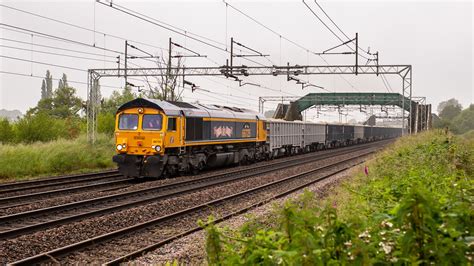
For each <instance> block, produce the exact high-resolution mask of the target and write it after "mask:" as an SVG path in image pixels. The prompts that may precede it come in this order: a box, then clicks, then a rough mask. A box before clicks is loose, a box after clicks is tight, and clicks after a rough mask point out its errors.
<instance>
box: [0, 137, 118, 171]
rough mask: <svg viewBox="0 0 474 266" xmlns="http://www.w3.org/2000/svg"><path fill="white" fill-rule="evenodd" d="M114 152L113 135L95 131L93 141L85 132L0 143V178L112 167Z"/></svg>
mask: <svg viewBox="0 0 474 266" xmlns="http://www.w3.org/2000/svg"><path fill="white" fill-rule="evenodd" d="M114 152H115V151H114V144H113V139H112V138H111V137H110V136H105V135H99V136H98V138H97V142H96V144H95V145H91V144H89V143H88V142H87V140H86V137H85V136H80V137H79V138H77V139H74V140H65V139H59V140H55V141H50V142H46V143H42V142H33V143H29V144H16V145H10V144H0V165H1V166H2V167H0V179H22V178H25V177H33V176H40V175H43V176H44V175H51V174H65V173H70V172H87V171H91V170H96V169H103V168H113V167H114V166H115V165H114V164H113V162H112V156H113V155H114Z"/></svg>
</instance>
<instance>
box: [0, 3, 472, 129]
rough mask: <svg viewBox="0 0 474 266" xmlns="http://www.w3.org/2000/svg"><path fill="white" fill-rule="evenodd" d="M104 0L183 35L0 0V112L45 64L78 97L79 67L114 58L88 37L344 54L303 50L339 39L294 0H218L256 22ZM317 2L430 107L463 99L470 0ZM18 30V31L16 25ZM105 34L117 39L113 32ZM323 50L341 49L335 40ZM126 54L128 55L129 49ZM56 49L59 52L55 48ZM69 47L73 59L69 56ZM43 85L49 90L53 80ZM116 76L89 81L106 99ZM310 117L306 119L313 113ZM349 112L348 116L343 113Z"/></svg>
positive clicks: (274, 54) (313, 79)
mask: <svg viewBox="0 0 474 266" xmlns="http://www.w3.org/2000/svg"><path fill="white" fill-rule="evenodd" d="M102 2H105V0H102ZM113 3H115V4H119V5H121V6H124V7H126V8H129V9H131V10H134V11H137V12H140V13H142V14H143V15H147V16H149V17H151V18H153V19H158V20H160V21H162V22H165V23H168V24H170V25H172V26H175V27H179V28H180V29H182V30H183V31H180V32H181V33H183V34H181V35H180V34H176V33H173V32H170V31H168V30H166V29H163V28H160V27H158V26H156V25H153V24H151V23H147V22H144V21H142V20H139V19H137V18H135V17H132V16H130V15H127V14H124V13H122V12H120V11H117V10H114V9H112V8H110V7H109V6H106V5H102V4H100V3H96V2H95V1H93V0H87V1H77V0H76V1H71V0H66V1H21V0H20V1H18V0H16V1H9V0H2V1H0V23H2V25H1V26H0V56H1V57H0V109H8V110H13V109H18V110H20V111H21V112H23V113H24V112H25V111H26V110H28V109H29V108H31V107H34V106H35V105H36V103H37V102H38V100H39V99H40V95H41V91H40V88H41V82H42V77H44V75H45V73H46V70H47V69H49V70H50V71H51V73H52V75H53V78H55V79H57V78H60V77H61V76H62V74H63V73H66V74H67V76H68V79H69V80H70V81H75V82H76V83H73V82H70V85H72V86H74V87H75V88H76V89H77V92H78V95H79V96H80V97H82V98H83V99H85V98H86V88H87V86H86V81H87V69H92V68H116V67H117V64H116V62H115V60H116V59H115V56H117V53H114V52H110V51H104V50H103V49H99V48H94V47H91V46H96V47H105V48H106V49H109V50H114V51H123V50H124V39H128V40H129V41H130V43H132V44H134V45H135V46H136V47H138V48H140V49H142V50H144V51H146V52H148V53H151V54H154V55H158V56H162V55H165V56H166V53H167V51H165V50H160V48H162V49H166V48H167V47H168V40H169V38H172V40H173V42H176V43H178V44H180V45H182V46H184V47H186V48H188V49H191V50H193V51H195V52H197V53H200V54H204V55H207V58H186V60H185V65H186V66H217V65H224V64H225V60H226V59H228V58H229V54H228V53H227V52H225V51H224V52H223V51H221V50H218V49H215V48H214V47H210V46H208V45H205V44H203V43H200V42H196V41H194V40H192V39H191V38H190V37H189V36H190V35H191V34H198V35H200V36H203V37H205V38H207V39H210V40H209V41H208V42H210V43H213V44H214V45H215V46H218V47H220V48H221V49H224V50H225V49H226V48H227V49H229V43H230V38H231V37H233V38H234V39H235V40H236V41H238V42H239V43H242V44H244V45H246V46H247V47H250V48H252V49H254V50H257V51H259V52H261V53H263V54H268V55H269V56H268V57H265V58H263V57H252V58H251V59H252V60H255V61H257V63H259V64H262V65H286V64H287V62H289V63H290V64H299V65H325V64H326V62H328V63H330V64H353V62H354V56H353V55H326V56H324V60H325V61H323V60H322V59H321V57H319V56H315V55H312V54H311V52H308V51H312V52H322V51H324V50H326V49H328V48H330V47H334V46H336V45H339V44H340V43H341V41H340V40H338V39H337V38H336V37H335V36H334V35H333V34H332V33H331V32H330V31H329V30H328V29H327V28H325V26H324V25H323V24H322V23H321V22H320V21H318V19H317V18H316V17H315V16H314V15H313V14H312V13H311V12H310V11H309V9H308V8H307V7H306V6H305V5H304V4H303V2H302V1H299V0H293V1H290V0H288V1H262V0H260V1H236V0H229V1H228V3H229V4H230V5H232V6H235V7H236V8H238V9H239V10H241V11H243V12H244V13H245V14H247V15H248V16H251V17H252V18H254V19H256V20H257V21H259V22H260V23H261V24H263V25H265V26H266V27H267V28H268V29H267V28H265V27H263V26H262V25H260V24H257V23H256V22H255V21H252V20H250V19H249V18H248V17H246V16H245V15H243V14H241V13H239V12H237V11H236V10H234V9H232V8H231V7H230V6H226V4H225V3H224V2H223V1H218V0H216V1H200V0H197V1H130V0H129V1H123V0H114V1H113ZM306 3H307V4H308V5H309V6H310V7H311V8H312V9H313V10H314V11H315V12H316V14H317V15H318V16H320V17H321V18H322V19H323V20H324V22H325V23H326V24H327V25H328V26H329V27H331V29H332V30H333V31H335V32H336V34H337V35H339V36H340V37H344V36H343V35H342V33H341V32H339V31H338V30H337V28H335V26H334V25H333V24H332V23H331V22H330V21H329V20H328V19H327V17H325V16H324V13H323V12H322V11H321V10H320V9H319V8H318V6H317V5H316V4H315V2H314V1H312V0H307V1H306ZM318 3H319V4H320V5H321V6H322V7H323V9H324V11H325V12H326V13H327V14H328V15H329V16H330V17H331V19H332V20H333V21H334V22H335V23H336V24H337V25H338V27H339V28H340V29H342V30H343V31H344V33H346V35H348V36H349V37H351V38H352V37H353V36H355V33H356V32H357V33H358V35H359V46H360V47H361V48H362V49H364V50H367V49H370V52H376V51H378V52H379V54H380V56H379V57H380V64H403V65H412V67H413V95H414V96H423V97H426V101H427V103H430V104H432V105H433V111H436V106H437V105H438V103H439V102H441V101H444V100H447V99H450V98H456V99H458V100H459V102H460V103H461V104H462V105H463V106H464V107H467V106H468V105H469V104H471V103H473V102H474V85H473V84H474V79H473V61H474V58H473V53H474V51H473V50H474V48H473V40H472V38H473V18H472V17H473V16H472V14H473V2H472V1H355V0H354V1H347V0H346V1H322V0H321V1H318ZM12 8H14V9H12ZM15 9H16V10H15ZM25 11H26V12H31V13H34V14H36V15H41V16H44V17H46V18H50V19H55V20H57V21H61V22H66V23H70V24H73V25H76V26H80V27H82V29H80V28H77V27H73V26H71V25H65V24H64V23H59V22H57V21H52V20H48V19H45V18H40V17H38V16H34V15H32V14H27V13H25ZM5 24H6V25H8V26H6V25H5ZM12 26H14V27H17V28H12ZM18 27H19V28H22V29H27V30H30V32H25V31H23V30H19V29H18ZM13 29H16V30H13ZM269 29H271V30H272V31H270V30H269ZM31 31H36V32H40V33H45V34H49V35H53V36H56V37H61V38H64V39H68V40H74V41H76V42H81V43H82V45H78V44H77V43H71V42H64V41H58V40H57V39H54V38H44V37H41V35H39V34H38V33H34V34H33V35H32V34H31V33H32V32H31ZM104 33H105V34H104ZM114 36H115V37H114ZM117 36H118V37H121V38H116V37H117ZM280 36H283V38H280ZM285 39H289V40H291V41H292V42H288V41H286V40H285ZM293 43H297V44H298V45H299V46H302V47H304V48H305V49H302V48H300V47H298V46H296V45H294V44H293ZM46 46H49V47H46ZM51 47H54V48H51ZM369 47H370V48H369ZM58 48H61V49H68V50H69V51H65V50H59V49H58ZM173 49H174V51H175V52H179V50H176V49H178V48H173ZM32 50H34V51H32ZM40 51H41V52H48V53H49V54H47V53H40ZM78 51H79V52H82V53H78ZM335 51H340V52H345V51H349V50H348V49H347V48H344V47H341V48H339V49H338V50H335ZM132 52H134V53H136V54H137V55H138V54H139V53H140V52H139V51H132ZM181 52H182V51H181ZM51 53H55V55H53V54H51ZM86 53H87V54H86ZM58 54H59V55H58ZM65 54H66V55H69V57H66V56H64V55H65ZM71 55H72V56H76V57H70V56H71ZM78 57H87V58H88V59H84V58H78ZM18 59H21V60H23V61H21V60H18ZM25 60H26V61H25ZM29 61H35V62H41V63H47V64H51V65H44V64H38V63H32V62H29ZM360 61H361V62H362V63H363V64H365V63H366V60H365V59H362V58H361V59H360ZM131 62H132V63H133V64H136V65H139V66H142V67H154V66H156V63H154V62H149V61H144V60H137V59H135V60H132V61H131ZM235 64H238V65H241V64H245V65H249V66H250V65H255V63H253V62H249V61H247V60H245V59H240V58H237V59H235ZM53 65H55V66H53ZM64 67H66V68H64ZM5 72H8V73H5ZM386 78H387V80H388V85H386V86H385V85H384V83H383V81H382V78H381V77H380V76H379V77H377V76H375V75H358V76H355V75H345V76H344V77H341V76H339V75H313V76H306V77H302V79H303V80H305V81H308V82H310V83H311V84H315V85H318V86H322V87H323V88H324V90H322V89H320V88H317V87H307V88H305V89H304V90H302V88H301V85H297V84H296V83H295V82H294V81H291V82H288V81H287V80H286V76H279V77H273V76H270V77H261V76H251V77H248V78H245V79H244V80H245V81H244V82H250V83H256V84H259V85H260V87H257V86H252V85H245V86H241V87H240V86H239V84H238V83H237V82H235V81H232V80H228V79H226V78H225V77H192V78H191V77H190V78H189V80H190V81H191V82H193V83H195V84H196V85H198V86H199V87H200V88H201V90H197V91H196V92H194V93H193V92H191V90H190V89H189V88H187V89H184V91H183V96H184V100H185V101H196V100H199V101H200V102H205V103H216V104H225V105H232V106H241V107H246V108H250V109H254V110H258V97H259V96H282V95H284V96H303V95H305V94H307V93H311V92H325V91H330V92H389V91H393V92H399V93H400V92H401V87H402V79H401V78H400V77H399V76H396V75H393V76H390V75H387V76H386ZM151 80H153V78H151ZM131 82H133V83H134V84H135V85H143V84H144V82H143V81H142V80H141V79H135V80H131ZM53 84H54V87H57V81H54V82H53ZM123 84H124V80H123V78H103V79H101V85H102V91H101V92H102V95H103V96H105V97H107V96H109V95H110V94H111V93H112V91H114V90H118V89H119V88H120V87H121V86H123ZM387 87H388V88H387ZM276 104H277V103H276V102H267V103H266V105H265V107H266V110H270V109H272V108H274V107H275V105H276ZM310 116H311V117H312V118H313V119H316V114H315V113H314V112H313V113H312V114H310ZM322 116H324V115H322ZM350 117H357V116H353V115H351V114H349V118H350ZM346 118H347V116H346ZM318 119H322V120H335V119H337V115H335V114H333V113H332V114H331V113H330V114H327V117H322V118H321V117H319V116H318ZM316 120H317V119H316Z"/></svg>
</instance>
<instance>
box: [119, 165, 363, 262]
mask: <svg viewBox="0 0 474 266" xmlns="http://www.w3.org/2000/svg"><path fill="white" fill-rule="evenodd" d="M355 171H363V168H362V167H361V166H356V167H354V168H351V169H348V170H346V171H344V172H341V173H339V174H337V175H334V176H332V177H330V178H328V179H325V180H323V181H321V182H318V183H316V184H313V185H310V186H308V187H306V188H305V189H306V190H309V191H311V192H314V193H315V195H316V196H317V197H318V198H324V197H325V196H326V195H327V193H328V192H329V191H330V190H331V189H332V188H334V187H336V186H338V185H339V184H340V183H341V182H342V181H343V180H346V179H348V178H351V176H352V174H353V173H354V172H355ZM301 193H303V189H302V190H299V191H296V192H294V193H292V194H290V195H287V196H285V197H283V198H280V199H277V200H274V201H272V202H270V203H267V204H265V205H262V206H260V207H257V208H255V209H253V210H250V211H249V212H247V213H245V214H241V215H238V216H235V217H233V218H231V219H229V220H227V221H224V222H222V223H219V227H227V228H229V229H231V230H238V228H240V227H241V226H242V225H244V224H245V223H246V222H248V221H249V220H251V219H252V220H254V219H255V220H258V221H259V222H261V223H264V224H271V223H272V221H273V220H274V216H275V205H277V206H279V205H282V204H283V203H284V202H285V201H286V200H289V199H295V198H297V197H298V196H299V195H301ZM173 261H178V262H179V264H184V265H201V264H205V263H206V250H205V232H204V231H199V232H196V233H193V234H190V235H188V236H185V237H183V238H180V239H178V240H175V241H173V242H171V243H169V244H167V245H164V246H163V247H161V248H158V249H156V250H154V251H151V252H149V253H147V254H145V255H143V256H142V257H139V258H137V259H135V260H133V261H131V262H129V263H128V264H130V265H150V264H153V265H164V264H166V263H167V262H173Z"/></svg>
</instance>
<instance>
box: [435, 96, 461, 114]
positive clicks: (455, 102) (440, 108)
mask: <svg viewBox="0 0 474 266" xmlns="http://www.w3.org/2000/svg"><path fill="white" fill-rule="evenodd" d="M447 106H455V107H459V108H461V109H462V106H461V104H460V103H459V101H458V100H456V99H454V98H451V99H449V100H447V101H443V102H440V103H439V104H438V109H437V110H438V114H441V112H442V111H443V109H444V108H446V107H447Z"/></svg>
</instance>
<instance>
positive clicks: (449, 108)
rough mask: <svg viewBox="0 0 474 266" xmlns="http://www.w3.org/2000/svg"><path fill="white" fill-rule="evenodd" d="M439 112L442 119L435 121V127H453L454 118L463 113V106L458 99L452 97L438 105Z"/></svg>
mask: <svg viewBox="0 0 474 266" xmlns="http://www.w3.org/2000/svg"><path fill="white" fill-rule="evenodd" d="M437 110H438V113H439V118H440V120H439V121H437V122H436V123H433V126H434V127H438V128H441V127H451V125H452V124H451V123H452V119H453V118H454V117H456V116H457V115H458V114H459V113H461V110H462V106H461V104H460V103H459V102H458V100H456V99H454V98H452V99H449V100H447V101H444V102H440V103H439V105H438V109H437Z"/></svg>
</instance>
